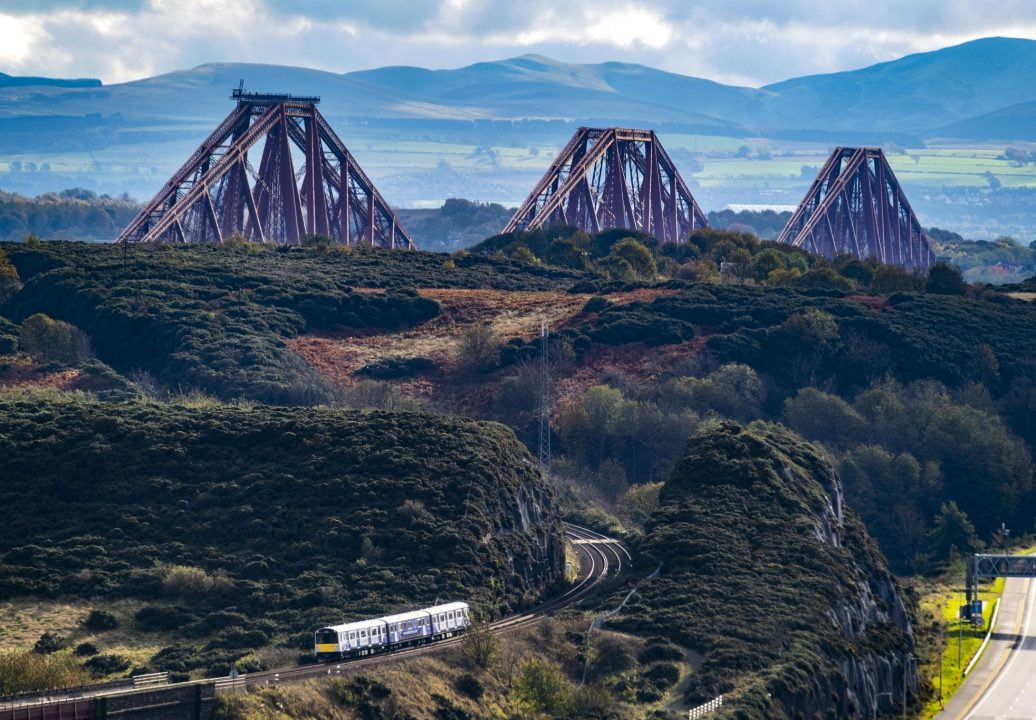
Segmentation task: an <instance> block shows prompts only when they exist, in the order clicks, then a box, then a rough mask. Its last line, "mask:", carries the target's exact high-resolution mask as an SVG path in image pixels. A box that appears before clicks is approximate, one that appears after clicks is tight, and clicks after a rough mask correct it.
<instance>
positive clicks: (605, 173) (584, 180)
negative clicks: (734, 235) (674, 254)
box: [504, 127, 708, 243]
mask: <svg viewBox="0 0 1036 720" xmlns="http://www.w3.org/2000/svg"><path fill="white" fill-rule="evenodd" d="M550 225H570V226H572V227H577V228H579V229H581V230H585V231H586V232H590V233H596V232H600V231H601V230H607V229H609V228H628V229H631V230H639V231H641V232H646V233H649V234H651V235H653V236H655V237H656V238H658V239H659V241H661V242H663V243H677V242H684V241H686V240H687V236H688V235H690V234H691V232H692V231H693V230H696V229H697V228H702V227H707V226H708V223H707V221H706V220H705V215H704V214H703V213H702V211H701V208H699V207H698V203H697V202H696V201H695V199H694V197H693V196H692V195H691V191H690V190H689V189H688V188H687V185H686V184H685V183H684V181H683V178H681V177H680V173H679V172H677V170H676V166H675V165H673V161H672V160H670V158H669V155H668V154H666V151H665V149H664V148H663V147H662V144H661V143H660V142H659V141H658V136H656V135H655V133H654V131H652V130H630V129H625V128H586V127H584V128H579V130H577V131H576V133H575V135H573V136H572V139H571V140H569V141H568V144H567V145H566V146H565V147H564V148H563V149H562V150H561V152H560V153H559V154H558V156H557V158H555V159H554V162H553V163H552V164H551V166H550V168H549V169H548V170H547V172H546V174H545V175H544V176H543V177H542V178H541V179H540V181H539V182H538V183H537V184H536V187H535V188H534V189H533V191H532V193H530V195H529V197H528V198H527V199H526V200H525V202H524V203H523V204H522V206H521V207H520V208H518V212H516V213H515V214H514V217H512V218H511V221H510V222H509V223H508V224H507V227H506V228H504V232H505V233H510V232H518V231H520V230H532V229H536V228H541V227H547V226H550Z"/></svg>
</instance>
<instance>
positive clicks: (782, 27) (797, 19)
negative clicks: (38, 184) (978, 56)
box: [0, 0, 1036, 86]
mask: <svg viewBox="0 0 1036 720" xmlns="http://www.w3.org/2000/svg"><path fill="white" fill-rule="evenodd" d="M991 7H995V12H991V11H990V8H991ZM990 35H1005V36H1010V37H1025V38H1034V39H1036V0H837V1H836V2H832V0H698V1H695V0H553V1H551V2H549V1H547V0H0V72H6V73H8V74H11V75H44V76H50V77H97V78H100V79H101V80H103V81H104V82H105V83H106V84H110V83H116V82H125V81H128V80H134V79H138V78H142V77H149V76H152V75H157V74H161V73H165V72H170V71H173V70H179V69H184V68H189V67H194V66H196V65H201V64H204V63H208V62H261V63H273V64H280V65H300V66H306V67H313V68H319V69H322V70H328V71H332V72H340V73H341V72H349V71H352V70H361V69H366V68H373V67H381V66H384V65H419V66H423V67H431V68H451V67H461V66H463V65H467V64H470V63H473V62H480V61H485V60H497V59H502V58H507V57H513V56H516V55H522V54H526V53H538V54H542V55H547V56H549V57H552V58H555V59H557V60H562V61H568V62H603V61H608V60H618V61H624V62H636V63H642V64H645V65H650V66H653V67H658V68H662V69H664V70H669V71H673V72H678V73H682V74H685V75H695V76H699V77H705V78H710V79H713V80H717V81H719V82H724V83H732V84H740V85H750V86H759V85H763V84H766V83H769V82H776V81H778V80H783V79H786V78H789V77H793V76H798V75H806V74H813V73H822V72H834V71H838V70H847V69H852V68H857V67H864V66H866V65H870V64H873V63H875V62H881V61H884V60H891V59H894V58H897V57H900V56H902V55H906V54H908V53H912V52H919V51H925V50H934V49H937V48H940V47H945V46H947V45H954V44H957V43H960V42H964V41H967V40H970V39H974V38H978V37H985V36H990Z"/></svg>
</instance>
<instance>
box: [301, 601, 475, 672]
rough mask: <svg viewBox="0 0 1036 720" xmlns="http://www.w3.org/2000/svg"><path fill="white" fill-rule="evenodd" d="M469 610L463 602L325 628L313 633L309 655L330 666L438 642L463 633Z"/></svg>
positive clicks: (468, 623)
mask: <svg viewBox="0 0 1036 720" xmlns="http://www.w3.org/2000/svg"><path fill="white" fill-rule="evenodd" d="M469 610H470V609H469V607H468V604H467V603H466V602H451V603H446V604H445V605H433V606H432V607H427V608H424V609H422V610H411V611H409V612H404V613H397V614H395V615H386V616H385V617H379V618H374V619H372V620H357V621H355V622H348V623H343V624H341V625H329V626H327V627H322V628H320V629H319V630H317V631H316V632H315V633H314V637H313V641H314V642H313V646H314V649H313V652H314V654H315V655H316V658H317V660H318V661H319V662H333V661H335V660H344V659H346V658H353V657H361V656H364V655H373V654H375V653H381V652H388V651H390V650H396V649H397V648H403V647H408V646H411V645H423V644H425V643H429V642H433V641H435V640H442V639H444V638H448V637H453V636H454V635H459V634H461V633H463V632H464V631H465V630H467V628H468V627H469V625H470V624H471V618H470V615H469Z"/></svg>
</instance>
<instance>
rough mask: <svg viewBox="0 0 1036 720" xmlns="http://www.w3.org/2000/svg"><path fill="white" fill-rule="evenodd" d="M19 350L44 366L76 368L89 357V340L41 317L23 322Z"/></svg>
mask: <svg viewBox="0 0 1036 720" xmlns="http://www.w3.org/2000/svg"><path fill="white" fill-rule="evenodd" d="M18 348H19V349H20V350H21V351H22V352H24V353H27V354H28V355H30V356H31V357H32V359H33V360H35V361H36V362H38V363H44V364H57V365H75V364H76V363H79V362H81V361H83V360H85V359H87V358H88V357H90V340H89V338H87V337H86V335H85V334H84V333H83V332H82V331H81V330H79V328H76V327H73V326H72V325H69V324H68V323H67V322H62V321H61V320H54V319H53V318H50V317H47V316H46V315H44V314H42V313H37V314H35V315H30V316H29V317H27V318H25V320H23V321H22V323H21V325H20V326H19V327H18Z"/></svg>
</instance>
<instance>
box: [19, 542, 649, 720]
mask: <svg viewBox="0 0 1036 720" xmlns="http://www.w3.org/2000/svg"><path fill="white" fill-rule="evenodd" d="M565 534H566V536H567V537H568V538H569V539H570V540H573V541H577V540H584V541H594V542H583V543H580V544H578V545H576V547H577V548H578V549H579V550H580V551H581V552H582V553H583V555H584V557H585V558H586V566H587V572H586V574H585V575H584V576H583V577H582V578H580V580H579V581H578V582H577V583H576V584H575V585H573V586H572V587H570V588H569V589H568V590H567V591H566V592H564V593H562V594H561V595H560V596H558V597H556V598H552V599H551V600H548V601H546V602H544V603H542V604H540V605H538V606H536V607H535V608H532V609H531V610H528V611H526V612H524V613H520V614H518V615H513V616H511V617H508V618H503V619H501V620H498V621H496V622H494V623H491V624H490V630H491V631H492V632H493V633H494V634H501V633H507V632H512V631H514V630H517V629H518V628H522V627H527V626H529V625H531V624H534V623H536V622H538V621H539V620H540V619H542V618H544V617H546V616H548V615H551V614H553V613H554V612H556V611H557V610H560V609H562V608H565V607H568V606H569V605H573V604H575V603H577V602H579V601H580V600H582V599H583V598H585V597H586V596H587V595H589V594H590V593H591V592H593V590H594V589H595V588H596V587H597V585H598V584H599V583H601V582H604V581H605V580H607V579H608V578H610V577H614V576H615V575H618V574H619V573H621V572H622V571H623V568H624V566H625V565H628V564H629V562H630V560H631V555H630V552H629V550H627V549H626V548H625V547H624V546H623V545H622V544H621V543H620V542H618V541H617V540H613V539H611V538H607V537H606V536H604V535H601V534H600V533H598V532H596V531H594V530H590V529H589V528H584V527H580V526H578V525H573V524H571V523H565ZM463 639H464V638H463V636H462V635H456V636H454V637H452V638H448V639H446V640H440V641H438V642H434V643H430V644H428V645H421V646H418V647H413V648H405V649H402V650H396V651H393V652H387V653H381V654H377V655H369V656H365V657H359V658H352V659H349V660H343V661H341V662H338V663H335V664H333V665H330V664H313V665H303V666H301V667H295V668H282V669H279V670H269V671H263V672H256V673H248V674H247V675H245V674H240V675H236V676H234V677H225V678H218V679H215V680H213V679H205V680H188V681H186V682H182V683H168V675H167V674H166V673H155V674H153V675H151V676H139V677H141V678H143V679H142V680H141V682H142V683H149V684H148V685H145V686H141V687H134V686H133V679H132V678H127V679H125V680H121V681H116V682H114V683H105V684H103V685H96V686H88V687H89V688H90V689H89V691H86V692H82V693H81V694H80V695H72V694H71V693H70V691H69V690H52V691H50V692H49V693H37V694H36V695H39V696H44V695H45V696H46V697H42V699H40V700H35V701H33V700H31V699H30V698H29V697H27V696H18V697H16V698H12V699H10V700H9V701H8V702H7V703H4V702H2V699H0V713H2V711H5V710H12V709H18V708H24V707H26V706H34V707H39V706H43V705H48V706H49V705H54V706H57V705H59V704H65V705H67V704H68V703H70V702H72V701H74V700H77V699H78V700H82V699H83V698H95V697H96V698H101V697H105V696H109V697H110V696H113V695H118V696H119V697H120V698H124V697H125V696H127V695H132V694H135V693H141V694H144V693H146V692H148V691H149V690H155V689H156V688H155V687H154V685H156V684H162V685H166V686H167V687H168V688H170V689H173V688H186V687H190V686H198V687H210V688H213V691H214V692H216V693H217V694H219V693H227V692H237V691H242V690H247V689H249V688H254V687H263V686H269V685H280V684H282V683H288V682H294V681H298V680H305V679H313V678H317V677H321V676H328V675H340V674H342V672H343V671H347V670H350V669H353V668H360V667H365V666H368V665H375V664H380V663H384V662H393V661H396V660H400V659H404V658H411V657H418V656H421V655H425V654H430V653H433V652H438V651H440V650H442V649H444V648H449V647H453V646H456V645H457V644H459V643H461V642H463ZM158 676H165V677H164V680H165V682H162V681H160V680H159V679H158ZM79 690H84V688H80V689H79ZM71 692H75V689H73V690H72V691H71ZM59 696H60V697H59ZM23 701H24V702H23ZM33 717H35V716H33ZM41 717H42V716H41ZM47 717H48V718H49V717H51V716H50V715H47ZM54 717H57V716H56V715H55V716H54ZM62 717H64V716H62ZM0 718H3V715H2V714H0Z"/></svg>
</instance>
